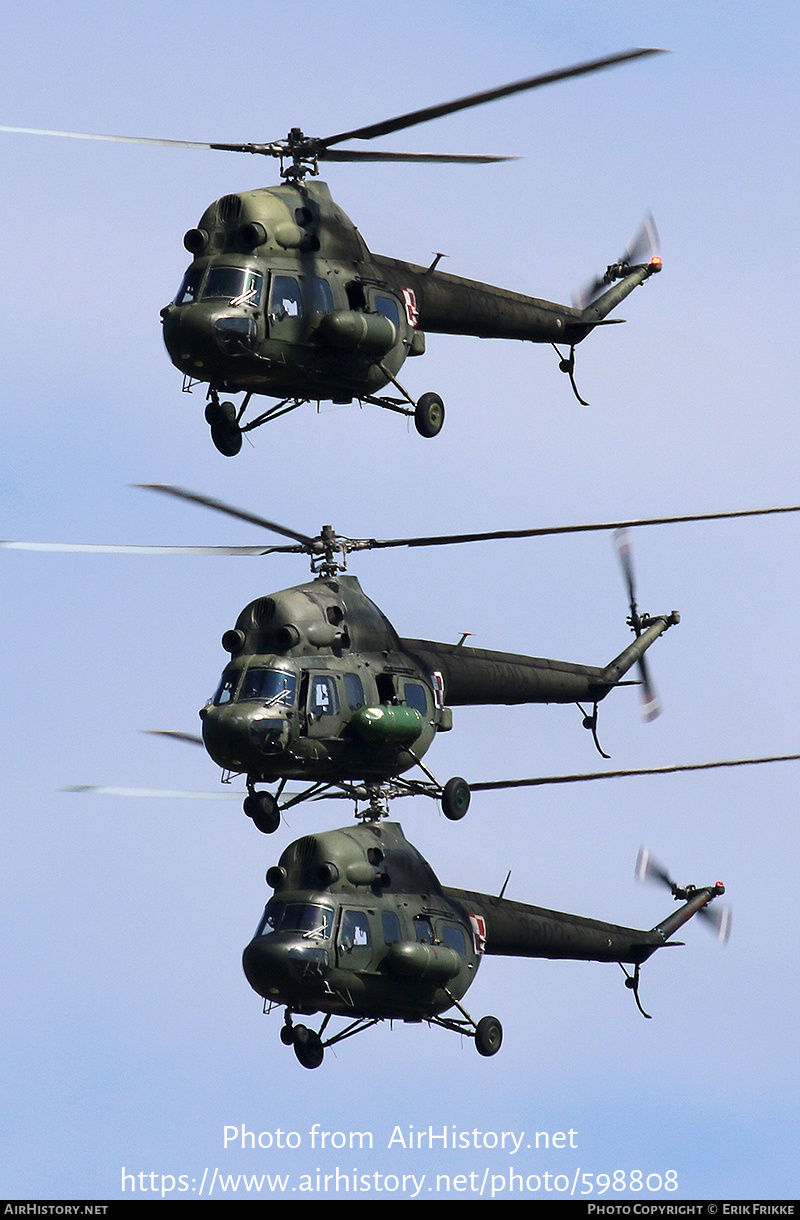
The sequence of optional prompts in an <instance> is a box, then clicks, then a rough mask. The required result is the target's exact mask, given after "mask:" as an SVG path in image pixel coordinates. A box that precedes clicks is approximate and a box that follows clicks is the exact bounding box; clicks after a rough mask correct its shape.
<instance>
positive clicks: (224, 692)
mask: <svg viewBox="0 0 800 1220" xmlns="http://www.w3.org/2000/svg"><path fill="white" fill-rule="evenodd" d="M241 673H242V671H241V670H240V669H226V670H225V672H224V673H223V675H222V681H221V682H220V684H219V687H218V688H217V693H216V694H215V695H214V698H213V700H212V702H213V704H214V706H215V707H221V706H222V705H223V704H225V703H230V702H231V700H232V699H233V696H234V695H235V693H236V687H237V686H238V685H239V678H240V676H241Z"/></svg>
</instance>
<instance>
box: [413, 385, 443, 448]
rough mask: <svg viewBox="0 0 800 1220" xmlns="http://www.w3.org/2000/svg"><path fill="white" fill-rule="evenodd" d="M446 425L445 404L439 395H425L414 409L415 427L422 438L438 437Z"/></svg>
mask: <svg viewBox="0 0 800 1220" xmlns="http://www.w3.org/2000/svg"><path fill="white" fill-rule="evenodd" d="M443 423H444V403H443V402H442V400H441V398H440V397H439V395H438V394H431V393H428V394H423V395H422V397H421V398H420V399H419V401H418V402H417V404H416V406H415V407H414V427H415V428H416V429H417V432H419V434H420V436H428V437H430V436H437V435H438V434H439V433H440V432H441V430H442V424H443Z"/></svg>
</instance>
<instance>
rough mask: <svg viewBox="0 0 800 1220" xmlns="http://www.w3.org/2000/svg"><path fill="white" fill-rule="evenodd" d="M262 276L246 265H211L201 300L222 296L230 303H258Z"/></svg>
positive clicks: (262, 283) (259, 302)
mask: <svg viewBox="0 0 800 1220" xmlns="http://www.w3.org/2000/svg"><path fill="white" fill-rule="evenodd" d="M263 285H264V277H263V276H262V275H260V274H259V273H258V272H257V271H250V270H249V269H248V268H246V267H212V268H211V269H210V271H209V273H208V278H207V280H206V283H205V287H204V288H203V300H204V301H208V300H210V299H212V298H217V297H222V298H224V299H225V300H227V301H229V302H230V304H231V305H253V306H256V305H260V304H261V289H262V287H263Z"/></svg>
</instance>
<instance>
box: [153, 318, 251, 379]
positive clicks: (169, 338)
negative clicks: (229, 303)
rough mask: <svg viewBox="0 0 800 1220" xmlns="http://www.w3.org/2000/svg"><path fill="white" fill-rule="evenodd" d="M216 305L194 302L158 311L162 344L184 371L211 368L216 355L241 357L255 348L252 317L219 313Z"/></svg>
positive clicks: (191, 371)
mask: <svg viewBox="0 0 800 1220" xmlns="http://www.w3.org/2000/svg"><path fill="white" fill-rule="evenodd" d="M219 305H220V303H219V302H216V304H214V305H212V304H210V303H209V304H206V302H204V301H199V302H198V301H196V302H193V303H189V304H186V305H180V306H172V307H169V306H168V307H167V309H165V310H163V311H162V319H163V323H164V331H163V333H164V344H165V346H166V349H167V351H168V352H169V356H170V359H171V360H172V362H173V364H175V365H177V367H178V368H180V369H183V371H184V372H190V373H194V372H202V371H203V370H210V369H213V367H214V365H215V363H216V362H218V361H219V359H220V356H244V355H247V354H248V353H249V352H252V351H253V350H254V348H255V345H256V333H257V332H256V322H255V318H253V317H251V316H249V315H244V314H231V313H224V312H220V308H219Z"/></svg>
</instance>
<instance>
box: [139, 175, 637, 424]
mask: <svg viewBox="0 0 800 1220" xmlns="http://www.w3.org/2000/svg"><path fill="white" fill-rule="evenodd" d="M184 242H185V244H186V246H187V248H188V249H189V250H190V252H191V253H193V254H194V255H195V258H194V261H193V262H192V264H191V265H190V267H189V268H188V270H187V272H186V275H185V277H184V280H183V283H182V284H181V287H180V289H179V292H178V294H177V296H176V297H175V299H174V301H173V302H172V303H171V304H170V305H167V306H166V307H165V308H164V309H163V310H162V313H161V316H162V319H163V324H164V342H165V344H166V347H167V351H168V352H169V355H170V358H171V359H172V362H173V363H174V364H175V365H176V366H177V368H179V369H180V370H181V372H183V373H184V375H185V377H186V378H187V379H190V380H196V381H200V382H208V383H209V385H210V387H211V388H212V390H213V391H214V392H217V391H223V392H230V393H235V392H238V391H245V392H247V393H256V394H263V395H267V396H271V397H275V398H280V399H284V398H286V399H289V398H296V399H302V400H311V401H314V400H317V401H320V400H333V401H342V402H346V401H350V400H352V399H353V398H369V397H370V396H374V395H376V394H377V393H378V392H379V391H380V390H381V389H383V388H384V387H386V386H387V385H388V384H389V383H390V382H391V381H392V380H393V379H394V378H395V377H396V375H397V374H398V372H399V371H400V368H401V367H402V365H403V363H404V361H405V359H406V357H407V356H413V355H421V354H422V353H423V352H424V350H425V331H430V332H433V333H442V334H462V335H476V336H480V337H485V338H503V339H520V340H528V341H530V342H534V343H551V342H564V343H567V344H570V345H574V344H576V343H579V342H580V341H581V340H582V339H584V338H585V337H586V335H587V334H589V332H590V331H591V330H592V328H593V327H594V326H595V325H597V324H598V323H599V322H600V321H602V319H603V318H604V317H605V315H606V314H607V313H608V312H609V311H610V309H612V308H614V306H615V305H616V304H618V303H619V301H620V300H622V299H623V297H625V296H627V294H628V293H629V292H631V291H632V290H633V288H635V287H636V286H637V285H638V284H640V283H642V282H643V280H644V279H646V278H647V277H648V276H649V275H650V274H651V273H652V271H653V270H657V269H658V268H657V267H656V266H654V265H652V264H648V265H646V266H642V267H635V268H630V269H629V271H628V272H627V274H626V275H624V276H623V277H622V279H621V282H620V283H619V284H617V285H615V286H614V287H611V288H610V289H609V291H608V292H607V293H605V294H604V295H603V296H602V297H600V298H599V299H598V300H596V301H595V302H594V303H593V304H592V305H591V307H590V308H588V309H585V310H581V309H574V308H571V307H570V306H565V305H556V304H553V303H551V302H549V301H543V300H539V299H537V298H535V297H528V296H525V295H523V294H521V293H516V292H509V291H508V290H506V289H501V288H496V287H493V286H492V285H488V284H481V283H478V282H476V281H473V280H469V279H463V278H461V277H459V276H454V275H449V274H447V273H445V272H442V271H440V270H439V269H438V267H437V266H435V265H434V266H432V267H430V268H427V269H426V268H424V267H420V266H416V265H414V264H411V263H406V262H402V261H400V260H397V259H394V258H387V257H384V256H382V255H375V254H372V253H371V252H370V251H369V249H368V248H367V246H366V243H365V242H364V240H363V238H362V237H361V235H360V233H359V232H358V230H357V228H356V227H355V225H354V224H353V223H352V221H351V220H350V219H349V218H348V217H347V216H346V215H345V213H344V212H343V211H342V210H341V208H339V207H338V205H337V204H336V203H335V202H334V200H333V199H332V197H331V195H330V192H329V190H328V187H327V185H326V184H325V183H324V182H321V181H319V180H312V181H306V180H304V181H301V182H291V181H290V182H286V183H284V184H282V185H281V186H274V187H267V188H263V189H260V190H254V191H246V192H241V193H239V194H235V195H226V196H224V197H223V198H222V199H219V200H217V201H216V202H215V203H213V204H212V205H211V206H210V207H209V208H207V209H206V211H205V213H204V214H203V216H202V217H201V219H200V222H199V225H198V226H197V228H195V229H190V230H189V231H188V233H187V234H186V237H185V239H184Z"/></svg>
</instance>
